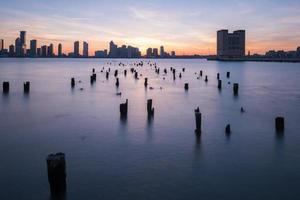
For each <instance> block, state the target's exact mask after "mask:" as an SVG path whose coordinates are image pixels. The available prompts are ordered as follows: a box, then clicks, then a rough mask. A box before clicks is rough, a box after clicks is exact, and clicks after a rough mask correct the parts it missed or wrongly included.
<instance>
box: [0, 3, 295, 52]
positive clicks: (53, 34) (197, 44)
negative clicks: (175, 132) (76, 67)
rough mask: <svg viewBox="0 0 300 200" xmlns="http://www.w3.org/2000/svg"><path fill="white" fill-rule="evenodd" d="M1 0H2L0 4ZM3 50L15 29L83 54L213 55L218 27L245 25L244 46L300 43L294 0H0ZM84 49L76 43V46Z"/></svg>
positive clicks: (41, 42) (275, 46)
mask: <svg viewBox="0 0 300 200" xmlns="http://www.w3.org/2000/svg"><path fill="white" fill-rule="evenodd" d="M1 1H2V2H1ZM0 4H1V9H0V16H1V20H0V38H1V39H4V41H5V48H8V46H9V45H10V44H14V41H15V38H17V37H18V35H19V31H20V30H25V31H27V45H29V40H30V39H37V41H38V46H41V45H44V44H46V45H49V44H50V43H53V44H54V45H55V47H56V48H55V51H57V44H58V43H62V44H63V51H64V52H65V53H68V52H72V51H73V43H74V41H77V40H78V41H81V42H82V41H87V42H88V43H89V51H90V52H89V53H90V55H93V54H94V51H95V50H103V49H107V48H108V43H109V42H110V41H111V40H113V41H114V42H115V43H117V44H118V45H122V44H126V45H132V46H136V47H139V48H140V50H141V51H142V54H145V51H146V49H147V48H148V47H152V48H159V47H160V46H161V45H163V46H164V47H165V50H167V51H172V50H175V51H176V54H182V55H191V54H215V53H216V31H217V30H219V29H229V31H233V30H238V29H245V30H246V41H247V42H246V50H247V52H248V51H250V52H251V53H252V54H253V53H264V52H266V51H267V50H271V49H274V50H295V49H296V48H297V46H300V1H299V0H251V1H250V0H184V1H183V0H180V1H175V0H173V1H171V0H84V1H83V0H73V1H71V0H9V1H6V0H0ZM81 49H82V43H81Z"/></svg>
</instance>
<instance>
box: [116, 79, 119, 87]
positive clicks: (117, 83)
mask: <svg viewBox="0 0 300 200" xmlns="http://www.w3.org/2000/svg"><path fill="white" fill-rule="evenodd" d="M119 85H120V82H119V78H116V86H117V87H119Z"/></svg>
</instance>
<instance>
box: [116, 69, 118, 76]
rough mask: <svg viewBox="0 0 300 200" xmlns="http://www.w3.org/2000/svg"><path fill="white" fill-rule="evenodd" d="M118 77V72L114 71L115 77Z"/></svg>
mask: <svg viewBox="0 0 300 200" xmlns="http://www.w3.org/2000/svg"><path fill="white" fill-rule="evenodd" d="M117 76H118V70H117V69H116V70H115V77H117Z"/></svg>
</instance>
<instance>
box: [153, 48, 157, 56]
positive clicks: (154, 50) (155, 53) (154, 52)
mask: <svg viewBox="0 0 300 200" xmlns="http://www.w3.org/2000/svg"><path fill="white" fill-rule="evenodd" d="M153 57H154V58H157V57H158V49H157V48H154V49H153Z"/></svg>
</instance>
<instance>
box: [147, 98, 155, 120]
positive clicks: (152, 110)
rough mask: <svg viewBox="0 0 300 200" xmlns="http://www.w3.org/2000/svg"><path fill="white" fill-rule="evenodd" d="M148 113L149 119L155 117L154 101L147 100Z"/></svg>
mask: <svg viewBox="0 0 300 200" xmlns="http://www.w3.org/2000/svg"><path fill="white" fill-rule="evenodd" d="M147 113H148V117H153V116H154V108H152V99H148V100H147Z"/></svg>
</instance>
